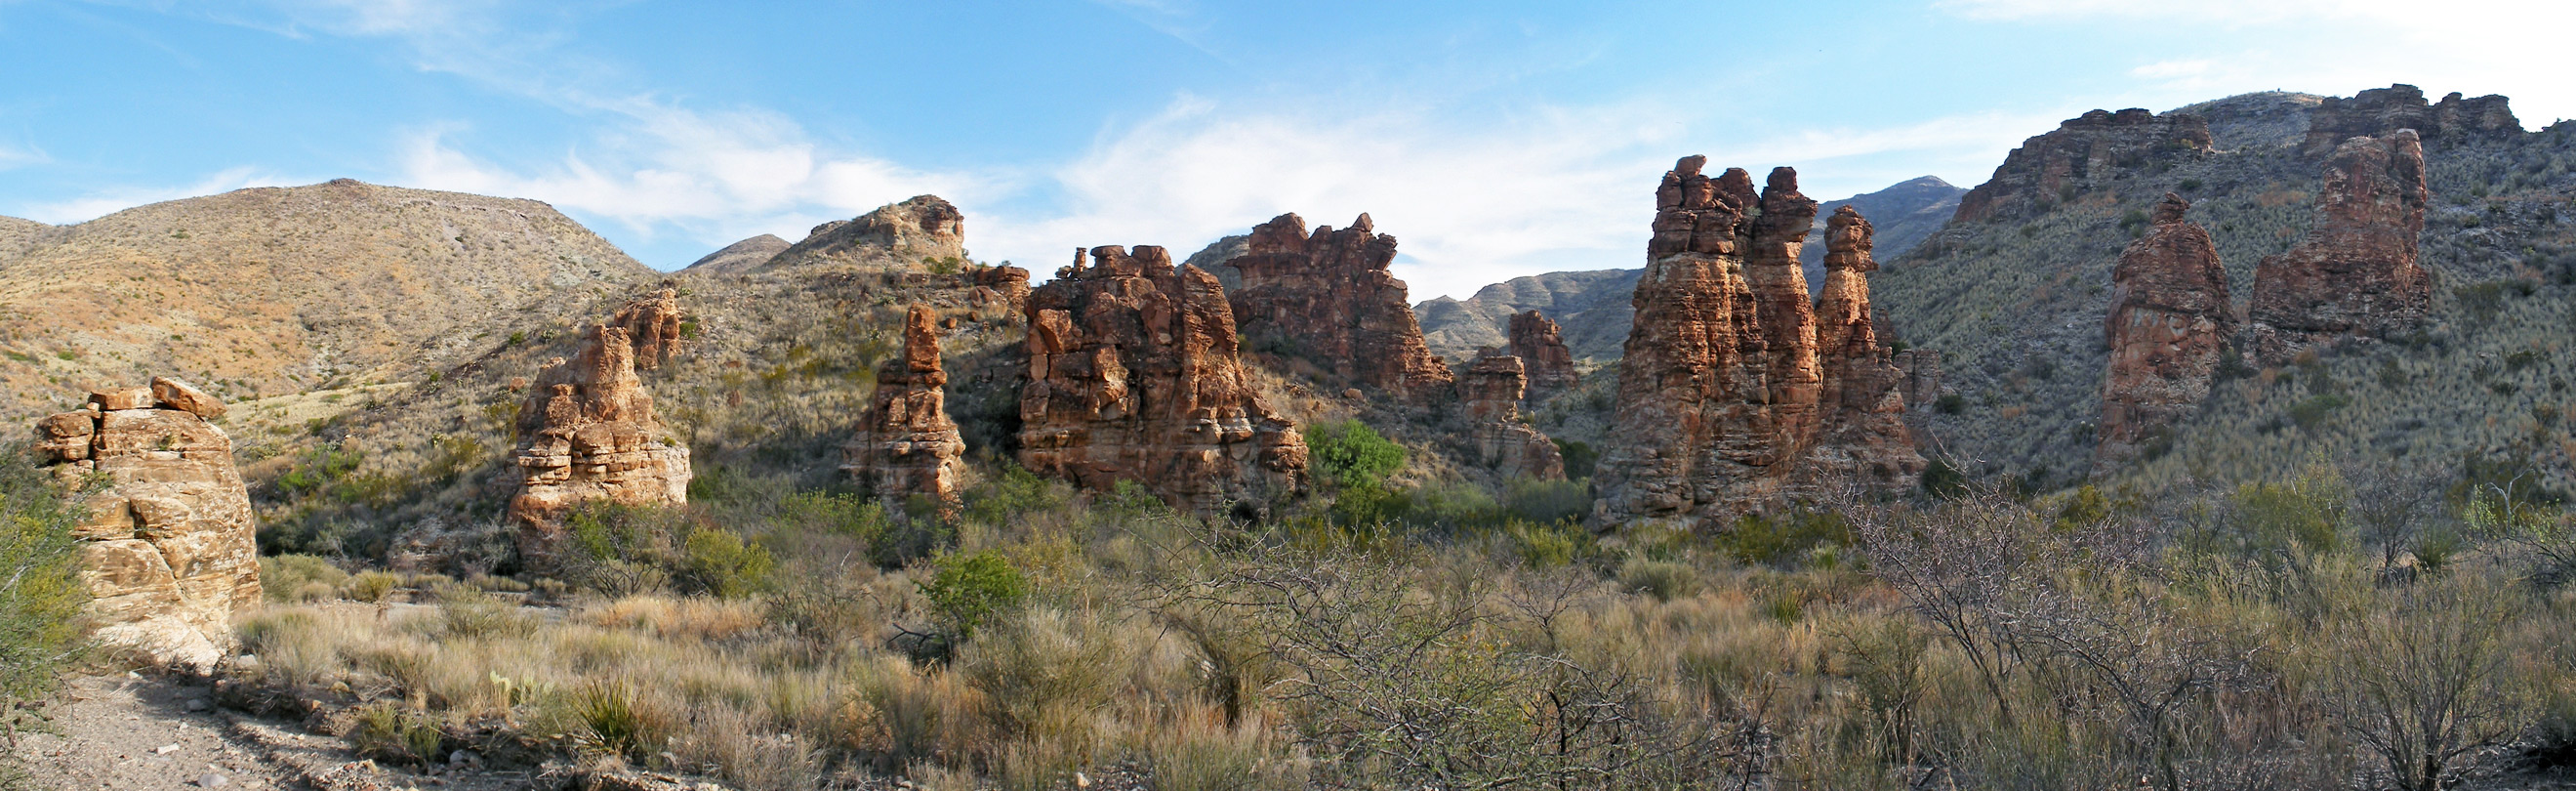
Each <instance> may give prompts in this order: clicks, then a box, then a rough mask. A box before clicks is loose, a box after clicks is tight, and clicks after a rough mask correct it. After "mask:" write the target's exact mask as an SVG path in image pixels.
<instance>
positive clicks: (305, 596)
mask: <svg viewBox="0 0 2576 791" xmlns="http://www.w3.org/2000/svg"><path fill="white" fill-rule="evenodd" d="M348 583H349V572H346V571H341V570H340V567H338V566H334V565H331V561H329V560H326V559H324V558H322V557H319V556H315V555H291V554H290V555H269V556H267V557H263V558H260V559H259V584H260V587H261V590H262V591H263V592H264V593H265V594H266V595H267V597H268V600H269V601H273V602H310V601H316V600H320V599H324V598H329V597H332V596H337V595H339V593H340V589H341V588H342V586H345V585H347V584H348Z"/></svg>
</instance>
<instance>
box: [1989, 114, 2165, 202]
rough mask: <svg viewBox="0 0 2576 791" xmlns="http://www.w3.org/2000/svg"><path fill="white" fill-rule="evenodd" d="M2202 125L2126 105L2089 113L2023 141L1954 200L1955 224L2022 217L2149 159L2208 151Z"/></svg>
mask: <svg viewBox="0 0 2576 791" xmlns="http://www.w3.org/2000/svg"><path fill="white" fill-rule="evenodd" d="M2210 144H2211V138H2210V136H2209V121H2208V120H2207V119H2204V118H2202V117H2200V116H2197V115H2191V114H2188V113H2172V114H2168V115H2157V114H2155V113H2152V112H2148V111H2146V110H2142V109H2137V108H2130V109H2127V110H2121V111H2119V112H2116V113H2114V112H2110V111H2107V110H2094V111H2091V112H2087V113H2085V114H2084V115H2082V116H2080V117H2077V118H2072V119H2069V120H2067V121H2066V122H2064V123H2061V124H2058V125H2057V129H2056V130H2055V131H2051V132H2048V133H2046V134H2042V135H2039V136H2037V137H2033V138H2030V139H2029V140H2025V141H2022V144H2021V147H2020V148H2016V149H2013V151H2012V153H2011V154H2007V155H2005V156H2004V162H2003V164H2001V165H1998V166H1996V167H1995V175H1994V177H1993V178H1991V179H1988V180H1987V181H1986V183H1984V184H1979V185H1977V187H1976V189H1972V190H1969V191H1968V194H1967V195H1966V196H1965V197H1962V198H1960V199H1959V213H1958V214H1957V215H1956V216H1955V217H1954V218H1953V219H1955V220H1957V221H1959V222H1979V221H1983V220H1989V219H1994V218H1997V217H2027V216H2030V215H2032V214H2035V213H2038V212H2039V211H2040V210H2041V209H2042V207H2043V206H2046V205H2052V204H2055V203H2056V202H2059V201H2062V200H2065V199H2067V198H2068V197H2071V196H2070V195H2069V194H2068V193H2069V191H2070V190H2082V189H2083V188H2084V187H2086V186H2088V185H2089V184H2090V183H2091V182H2092V181H2093V180H2095V179H2107V178H2110V177H2112V176H2115V175H2118V174H2120V173H2123V172H2127V171H2128V170H2129V169H2130V168H2133V167H2135V166H2137V165H2139V164H2142V163H2145V162H2147V161H2148V160H2150V159H2154V158H2158V157H2165V156H2172V155H2176V154H2186V153H2206V152H2208V151H2209V150H2210Z"/></svg>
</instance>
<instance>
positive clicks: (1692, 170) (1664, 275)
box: [1594, 156, 1922, 527]
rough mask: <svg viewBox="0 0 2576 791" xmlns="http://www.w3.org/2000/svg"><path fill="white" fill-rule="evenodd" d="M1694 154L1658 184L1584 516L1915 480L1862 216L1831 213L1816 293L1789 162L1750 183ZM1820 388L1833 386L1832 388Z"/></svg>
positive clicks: (1762, 500) (1619, 516)
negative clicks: (1609, 442) (1590, 505)
mask: <svg viewBox="0 0 2576 791" xmlns="http://www.w3.org/2000/svg"><path fill="white" fill-rule="evenodd" d="M1706 164H1707V158H1706V157H1697V156H1694V157H1687V158H1684V159H1683V160H1681V161H1680V162H1679V163H1677V164H1676V165H1675V166H1674V168H1673V170H1672V171H1671V172H1669V173H1666V174H1664V181H1663V185H1662V186H1661V187H1660V188H1659V189H1658V190H1657V191H1656V208H1657V213H1656V215H1655V223H1654V236H1653V238H1652V240H1651V241H1650V242H1648V245H1647V264H1646V271H1645V274H1644V275H1642V276H1641V277H1639V278H1638V280H1637V291H1636V296H1635V305H1636V321H1635V325H1634V327H1633V329H1632V330H1631V331H1630V332H1629V335H1628V342H1627V356H1626V358H1625V359H1623V360H1622V361H1621V362H1620V364H1619V394H1618V408H1617V417H1616V427H1615V429H1614V434H1613V436H1618V437H1621V438H1623V439H1624V440H1625V441H1624V442H1622V443H1619V444H1617V445H1615V446H1614V447H1612V448H1611V449H1610V451H1609V453H1607V454H1606V455H1605V456H1604V457H1603V459H1602V460H1601V466H1600V471H1599V473H1598V475H1597V476H1596V479H1595V482H1596V485H1597V487H1598V490H1599V491H1600V498H1599V501H1598V502H1597V503H1596V505H1595V510H1594V522H1595V524H1596V525H1598V526H1603V527H1608V526H1615V525H1617V524H1619V523H1622V522H1625V521H1628V520H1631V519H1638V518H1671V519H1680V520H1684V521H1687V522H1691V523H1695V524H1701V525H1708V524H1715V523H1723V522H1724V521H1725V520H1730V519H1733V518H1734V517H1735V516H1737V515H1739V514H1742V513H1744V512H1746V511H1749V510H1755V509H1760V508H1767V507H1772V506H1776V505H1780V504H1783V503H1785V502H1787V501H1789V500H1792V499H1800V498H1804V497H1809V496H1813V495H1817V494H1821V493H1822V492H1823V490H1824V489H1825V488H1827V487H1836V486H1842V485H1846V484H1849V485H1858V486H1874V487H1894V486H1903V485H1910V484H1911V483H1912V482H1913V479H1914V476H1915V475H1916V474H1918V473H1919V472H1920V471H1921V468H1922V459H1921V456H1920V455H1919V454H1917V453H1916V452H1915V451H1914V449H1913V443H1912V437H1911V435H1910V433H1909V432H1908V431H1907V429H1906V428H1905V425H1904V422H1903V420H1902V417H1903V413H1904V404H1905V401H1904V398H1903V394H1902V387H1903V384H1904V382H1903V379H1904V376H1903V373H1902V372H1901V371H1899V370H1898V369H1897V368H1896V367H1895V366H1894V365H1893V364H1892V363H1891V362H1890V361H1889V354H1888V351H1887V350H1886V349H1885V348H1884V347H1882V346H1881V345H1879V343H1878V341H1877V338H1876V334H1875V330H1874V329H1873V328H1872V324H1871V316H1870V310H1869V306H1868V279H1867V277H1866V273H1867V272H1868V271H1869V270H1870V269H1873V268H1875V267H1876V264H1875V263H1874V262H1873V261H1872V260H1871V259H1870V258H1869V255H1868V224H1867V223H1866V222H1864V221H1861V220H1860V217H1859V214H1858V213H1857V212H1849V213H1837V216H1836V219H1835V221H1834V223H1833V225H1832V226H1831V227H1830V228H1829V229H1828V233H1827V241H1828V244H1829V245H1832V246H1833V247H1834V254H1833V255H1830V256H1828V257H1827V263H1828V273H1829V274H1828V282H1827V284H1826V288H1825V302H1823V303H1822V304H1821V305H1819V304H1817V303H1811V302H1809V301H1808V297H1807V293H1808V292H1807V288H1806V282H1805V280H1806V278H1805V276H1804V275H1803V274H1802V273H1801V272H1800V270H1799V268H1798V263H1797V261H1798V253H1799V252H1800V247H1801V245H1803V244H1804V240H1805V239H1806V236H1807V232H1808V230H1809V226H1810V225H1811V224H1812V222H1813V220H1814V217H1815V208H1814V207H1815V203H1814V202H1813V201H1809V200H1807V199H1805V198H1804V197H1803V196H1801V195H1799V194H1798V191H1797V173H1796V171H1793V170H1790V169H1788V168H1780V169H1777V170H1774V171H1773V172H1772V174H1771V177H1770V179H1769V185H1768V187H1767V188H1766V189H1765V190H1763V191H1762V192H1761V193H1760V194H1759V195H1757V194H1756V193H1755V192H1754V191H1753V186H1752V179H1751V178H1750V176H1749V175H1748V174H1747V173H1746V172H1745V171H1744V170H1742V169H1740V168H1731V169H1729V170H1727V171H1726V173H1725V174H1723V175H1721V176H1718V177H1716V178H1710V177H1708V176H1706V175H1704V174H1702V173H1701V168H1703V167H1704V166H1705V165H1706ZM1829 392H1830V394H1831V395H1830V397H1829V396H1828V393H1829Z"/></svg>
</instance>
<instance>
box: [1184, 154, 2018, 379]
mask: <svg viewBox="0 0 2576 791" xmlns="http://www.w3.org/2000/svg"><path fill="white" fill-rule="evenodd" d="M1967 192H1968V191H1967V190H1964V189H1960V188H1958V187H1955V186H1952V185H1951V184H1950V183H1949V182H1946V181H1942V180H1941V179H1940V178H1938V177H1935V176H1924V177H1922V178H1917V179H1909V180H1906V181H1903V182H1898V183H1897V184H1895V185H1892V186H1889V187H1888V188H1886V189H1882V190H1879V191H1877V192H1871V193H1866V194H1861V195H1854V196H1851V197H1849V198H1844V199H1841V200H1836V201H1828V202H1825V203H1823V204H1822V205H1820V206H1819V207H1818V211H1817V217H1818V218H1819V220H1818V221H1817V223H1816V230H1815V231H1814V232H1812V233H1810V234H1808V236H1807V242H1808V244H1807V247H1806V250H1805V251H1804V253H1803V254H1802V255H1801V256H1800V262H1801V263H1803V264H1805V268H1806V269H1807V283H1808V288H1809V290H1811V291H1813V290H1815V289H1821V288H1823V287H1824V282H1825V268H1824V267H1825V264H1824V261H1825V245H1824V233H1825V224H1824V222H1823V220H1822V219H1821V218H1823V217H1828V216H1831V215H1832V214H1833V212H1834V210H1835V209H1838V208H1841V207H1843V206H1846V205H1848V206H1851V207H1852V208H1854V209H1856V210H1858V211H1859V212H1860V213H1861V216H1864V217H1868V218H1869V221H1870V224H1871V226H1872V227H1873V228H1874V229H1875V232H1876V236H1875V239H1876V242H1877V246H1876V248H1875V252H1876V255H1877V256H1878V258H1880V259H1881V260H1885V259H1888V258H1893V257H1895V256H1897V255H1899V254H1902V253H1904V252H1905V251H1906V250H1908V249H1911V248H1913V247H1914V245H1915V244H1916V243H1919V242H1921V241H1922V240H1923V238H1924V237H1926V236H1929V235H1931V234H1932V232H1934V231H1937V230H1940V228H1941V225H1942V224H1943V223H1946V222H1948V221H1949V220H1950V214H1951V212H1953V211H1955V210H1957V208H1958V206H1959V196H1961V195H1965V194H1967ZM1229 239H1231V237H1229ZM1219 244H1223V242H1220V243H1219ZM1211 249H1213V248H1211ZM1202 255H1205V253H1204V252H1203V253H1202ZM1196 259H1197V256H1192V260H1196ZM1643 271H1645V270H1643V269H1603V270H1594V271H1589V272H1550V273H1547V274H1544V275H1532V276H1529V277H1517V278H1513V279H1511V280H1508V281H1505V282H1502V283H1496V284H1494V285H1490V286H1486V287H1484V288H1483V289H1480V290H1478V291H1477V292H1476V294H1475V296H1472V297H1469V298H1467V299H1464V300H1457V299H1450V298H1448V297H1439V298H1436V299H1432V300H1428V301H1425V302H1423V303H1422V304H1419V305H1416V306H1414V308H1413V311H1414V313H1415V315H1417V316H1419V317H1420V320H1421V322H1422V335H1423V340H1424V341H1426V342H1428V343H1430V344H1431V351H1432V352H1433V353H1436V354H1439V355H1440V356H1442V357H1445V358H1447V359H1448V360H1449V361H1451V362H1457V361H1460V360H1464V359H1467V358H1469V357H1471V356H1473V355H1474V354H1475V352H1476V349H1477V348H1478V347H1483V346H1500V345H1502V344H1503V342H1504V332H1506V331H1507V330H1508V329H1509V328H1510V326H1511V324H1510V322H1511V317H1512V314H1514V313H1519V312H1522V311H1527V310H1536V311H1538V312H1539V313H1540V314H1542V315H1545V316H1547V317H1548V318H1549V319H1552V320H1554V321H1555V322H1556V323H1557V324H1558V325H1560V326H1561V327H1562V328H1563V330H1564V334H1565V345H1566V347H1567V348H1569V349H1572V350H1573V351H1574V356H1575V357H1576V358H1577V359H1589V360H1594V361H1606V360H1615V359H1618V358H1619V355H1620V354H1621V351H1620V346H1621V345H1622V344H1625V343H1626V342H1627V340H1628V328H1629V325H1630V324H1632V323H1634V322H1635V315H1636V312H1635V309H1634V308H1633V307H1631V306H1630V305H1629V304H1628V299H1629V297H1630V295H1631V294H1632V293H1633V292H1635V291H1636V289H1637V274H1638V273H1639V272H1643ZM1218 277H1220V278H1222V277H1224V274H1223V273H1219V274H1218Z"/></svg>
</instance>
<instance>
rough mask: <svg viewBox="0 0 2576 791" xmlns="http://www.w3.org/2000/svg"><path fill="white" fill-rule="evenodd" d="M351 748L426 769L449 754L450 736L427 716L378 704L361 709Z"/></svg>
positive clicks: (350, 743)
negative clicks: (446, 750) (444, 749)
mask: <svg viewBox="0 0 2576 791" xmlns="http://www.w3.org/2000/svg"><path fill="white" fill-rule="evenodd" d="M348 741H349V749H351V750H354V751H356V752H357V753H358V754H359V755H363V756H366V757H369V758H374V759H378V760H382V761H385V762H388V763H395V764H405V765H410V766H426V765H428V764H430V763H431V762H433V761H435V760H437V759H439V758H441V757H443V756H445V755H446V753H444V752H442V751H440V749H439V748H441V747H444V746H446V744H447V736H446V734H444V733H441V732H440V731H439V729H438V723H437V722H436V721H435V720H432V719H430V718H429V717H428V716H427V715H423V714H419V713H415V712H412V711H410V710H408V709H403V708H399V707H396V706H395V705H393V704H391V703H378V704H375V705H372V706H368V707H366V708H362V709H359V710H358V722H357V724H356V725H355V726H353V727H351V728H350V729H349V736H348Z"/></svg>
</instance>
